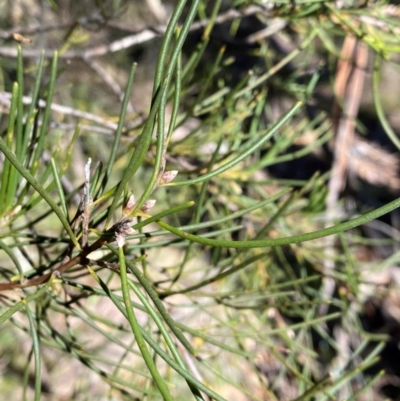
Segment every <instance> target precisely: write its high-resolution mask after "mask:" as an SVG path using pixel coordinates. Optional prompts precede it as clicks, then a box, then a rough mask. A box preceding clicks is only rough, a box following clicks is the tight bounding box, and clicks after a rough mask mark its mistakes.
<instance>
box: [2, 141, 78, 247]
mask: <svg viewBox="0 0 400 401" xmlns="http://www.w3.org/2000/svg"><path fill="white" fill-rule="evenodd" d="M0 150H1V151H2V152H3V153H4V155H5V156H6V158H7V159H8V160H9V161H10V163H11V164H12V165H13V166H14V167H15V168H16V169H17V170H18V171H19V172H20V173H21V175H22V176H23V177H24V178H25V179H26V180H27V181H28V182H29V183H30V184H31V185H32V186H33V187H34V188H35V189H36V191H37V192H38V193H39V194H40V195H41V197H42V198H43V199H44V200H45V201H46V202H47V203H48V205H49V206H50V207H51V209H53V211H54V213H55V214H56V215H57V217H58V218H59V219H60V221H61V223H62V225H63V226H64V228H65V230H66V231H67V233H68V235H69V237H70V238H71V241H72V242H73V243H74V245H75V246H76V247H77V248H78V249H80V245H79V243H78V241H77V239H76V237H75V234H74V233H73V232H72V229H71V226H70V225H69V223H68V220H67V219H66V217H65V215H64V212H63V211H62V209H61V208H60V207H59V206H58V205H57V203H56V202H55V201H54V199H53V197H52V196H51V195H50V194H49V193H48V192H47V191H46V190H45V189H44V188H43V187H42V186H41V185H40V184H39V182H38V181H37V180H36V178H35V177H33V175H31V173H30V172H29V171H28V170H27V169H26V168H25V167H24V166H23V165H22V164H21V163H20V161H19V160H18V159H17V158H16V156H15V155H14V153H13V152H12V151H11V150H10V149H9V148H8V146H7V144H6V143H5V142H4V140H3V138H0Z"/></svg>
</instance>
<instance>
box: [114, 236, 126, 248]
mask: <svg viewBox="0 0 400 401" xmlns="http://www.w3.org/2000/svg"><path fill="white" fill-rule="evenodd" d="M115 240H116V241H117V245H118V248H123V246H124V245H125V235H123V234H120V233H116V234H115Z"/></svg>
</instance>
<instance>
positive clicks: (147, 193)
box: [0, 0, 400, 401]
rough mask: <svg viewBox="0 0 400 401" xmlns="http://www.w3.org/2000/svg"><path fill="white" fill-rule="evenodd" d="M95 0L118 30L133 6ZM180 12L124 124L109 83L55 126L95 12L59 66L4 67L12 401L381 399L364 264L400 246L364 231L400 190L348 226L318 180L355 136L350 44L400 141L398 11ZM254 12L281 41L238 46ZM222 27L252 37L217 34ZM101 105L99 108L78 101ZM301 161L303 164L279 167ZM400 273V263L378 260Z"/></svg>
mask: <svg viewBox="0 0 400 401" xmlns="http://www.w3.org/2000/svg"><path fill="white" fill-rule="evenodd" d="M95 3H96V5H93V7H96V9H97V11H98V13H97V14H98V15H101V18H100V17H99V18H100V20H96V19H94V20H92V21H89V23H90V24H92V23H93V24H99V27H98V28H99V30H100V29H107V25H108V24H109V23H110V26H114V27H115V26H117V27H118V24H114V25H112V24H113V22H112V21H113V19H117V18H118V17H119V16H120V15H121V14H122V12H123V11H124V10H125V9H128V8H129V7H128V3H129V2H128V3H126V2H120V1H113V2H108V3H107V4H106V2H104V3H103V2H95ZM125 3H126V4H125ZM172 3H173V8H172V9H171V14H170V16H169V19H168V24H167V25H166V26H162V27H161V28H162V29H161V28H157V29H156V28H154V29H153V30H151V29H149V32H153V34H154V35H159V36H160V41H159V43H158V42H157V43H158V44H157V46H158V58H157V61H156V63H154V65H155V67H154V68H155V69H154V75H153V81H152V82H153V85H152V89H150V93H148V97H149V98H150V103H149V107H148V109H146V110H145V111H142V112H140V113H137V112H135V111H132V110H133V108H131V100H132V96H133V95H132V94H133V93H135V90H136V89H135V88H136V86H137V85H139V84H140V67H141V66H140V62H139V63H138V64H137V63H136V62H135V63H132V60H130V61H129V63H125V64H124V67H123V68H124V71H125V73H126V80H125V90H123V91H121V93H120V94H119V95H120V100H121V102H120V103H118V105H117V106H118V107H116V104H115V102H113V104H112V105H108V106H107V107H110V114H112V115H114V116H116V117H115V118H114V119H113V118H111V117H109V118H106V117H104V115H105V114H106V112H105V111H100V110H101V107H103V106H104V104H102V103H101V102H102V101H103V99H102V98H101V96H98V97H97V98H95V97H93V96H92V98H91V95H90V94H88V93H90V91H91V90H93V91H96V90H100V89H96V84H95V83H93V82H95V81H94V80H93V82H90V83H89V85H86V86H85V90H84V91H82V93H81V94H80V95H81V96H82V98H80V97H79V96H78V95H79V93H78V95H77V92H75V93H74V91H73V90H72V92H71V93H72V95H71V97H68V98H69V100H71V99H72V100H71V102H72V104H73V105H74V107H75V106H76V109H75V108H72V107H70V106H69V107H67V106H66V105H64V106H65V108H64V109H62V110H63V112H62V113H64V114H65V115H63V116H61V117H60V116H59V115H58V114H57V112H56V111H57V110H60V108H59V105H57V102H60V101H61V100H62V99H63V98H64V96H65V93H66V92H67V89H66V88H70V87H73V84H72V83H70V82H69V79H72V80H73V79H75V78H76V75H77V74H78V72H77V71H75V72H74V71H73V67H72V66H69V65H67V64H66V63H65V61H64V57H67V56H66V55H67V54H68V51H69V50H68V48H69V47H71V46H73V45H74V44H76V43H85V41H86V40H88V39H87V38H88V37H89V36H90V35H88V33H91V34H92V33H93V32H92V31H93V29H92V31H91V30H90V29H87V31H85V32H83V29H84V28H82V27H84V26H85V23H86V22H87V21H86V22H85V21H84V19H82V20H80V22H79V23H78V22H77V23H76V24H73V25H71V27H70V30H69V31H68V32H67V33H66V34H65V35H63V39H62V40H61V42H60V43H58V45H57V47H58V50H56V51H54V52H53V53H52V56H51V58H50V55H49V52H48V51H46V53H45V52H43V51H42V52H40V54H38V57H37V58H36V59H35V62H34V63H33V62H32V63H31V62H29V58H28V56H29V54H30V53H29V51H26V55H27V56H26V55H25V53H24V50H22V49H21V47H20V46H18V50H17V53H16V57H15V62H14V64H12V63H11V62H10V60H8V62H6V59H5V58H4V60H3V61H2V64H1V68H2V71H3V77H6V79H3V81H4V82H3V81H2V85H3V89H4V90H5V91H6V92H8V93H10V96H9V98H8V99H9V107H8V108H7V110H6V111H4V110H3V115H2V117H1V120H0V124H1V125H0V127H1V130H2V131H1V135H0V152H1V158H0V163H1V164H0V175H1V181H0V205H1V208H0V273H1V281H0V295H1V297H0V301H1V302H0V325H1V326H0V327H1V330H0V356H1V359H0V360H1V361H2V365H1V366H3V369H4V366H7V369H6V370H5V374H4V377H3V378H2V379H0V386H1V388H2V393H3V394H4V397H6V396H7V395H11V394H12V395H13V397H15V395H16V394H17V397H19V396H21V397H22V398H21V399H26V400H28V399H34V400H53V399H61V398H63V397H69V398H71V399H74V400H88V399H90V400H149V401H150V400H160V399H163V400H190V399H193V400H197V401H200V400H203V401H206V400H217V401H222V400H297V401H300V400H317V401H323V400H339V399H348V400H359V399H365V400H366V399H378V398H374V397H377V390H376V383H377V382H379V380H380V379H381V377H382V376H383V374H384V373H383V372H382V371H376V370H374V369H373V367H374V366H375V365H376V364H377V362H378V360H379V354H380V352H381V351H382V349H383V348H384V346H385V341H386V340H387V339H388V338H387V337H386V336H385V335H373V334H371V333H366V332H365V331H364V329H363V326H362V323H361V314H362V309H363V302H364V301H365V298H366V295H365V293H364V292H363V290H362V288H363V285H364V284H366V283H367V281H368V280H367V278H366V276H365V274H363V269H364V271H365V267H366V265H365V263H364V264H363V262H362V260H361V258H359V257H358V256H357V255H359V253H360V250H365V249H375V247H379V246H383V245H382V244H386V245H393V243H394V241H395V239H394V238H391V237H390V236H388V237H387V238H385V239H376V238H369V237H367V236H365V235H364V233H363V231H362V229H361V226H363V225H365V224H370V223H371V222H372V221H374V220H376V219H378V218H380V217H382V216H383V215H386V214H389V213H394V211H396V209H398V207H399V206H400V198H397V199H394V200H391V201H387V202H385V203H384V204H379V206H377V207H375V208H373V209H372V208H369V207H365V206H362V205H357V210H350V211H349V210H346V212H345V213H342V214H341V215H340V217H337V218H335V219H333V220H332V219H331V218H329V217H327V212H329V210H327V208H326V197H327V195H328V193H329V187H328V182H329V179H330V170H329V167H328V168H326V169H325V170H324V171H317V170H318V169H315V171H314V173H312V174H308V175H307V174H306V171H308V170H307V166H306V163H310V162H309V161H308V160H310V159H309V157H315V156H316V155H317V156H318V155H321V154H324V155H325V156H326V149H327V148H328V147H329V146H331V145H330V144H331V143H332V142H334V141H335V124H337V121H336V120H335V119H336V118H337V116H335V115H332V113H331V109H332V107H330V106H329V107H328V106H326V103H329V102H331V103H332V99H333V97H334V96H335V94H334V92H333V89H332V87H333V81H334V79H335V71H336V65H337V63H338V60H339V58H340V57H341V47H342V45H343V43H344V41H345V39H346V38H348V37H351V38H355V39H356V40H357V41H358V43H359V44H363V45H364V46H366V47H367V49H368V54H369V55H370V57H371V59H372V58H373V59H374V61H373V63H371V65H372V67H371V82H370V88H371V93H372V95H371V99H372V101H371V104H373V106H374V113H375V115H376V119H377V121H379V122H380V124H381V125H382V127H383V130H384V132H385V133H386V134H387V136H388V138H389V140H390V141H391V142H392V143H393V144H394V146H395V147H397V149H399V140H398V138H397V135H396V132H395V129H394V128H393V127H391V125H390V122H389V119H388V118H387V116H386V115H385V107H386V106H387V104H385V102H384V97H383V96H382V94H381V93H380V90H379V88H380V84H381V81H382V74H381V69H382V68H383V67H382V66H383V65H395V64H396V60H397V61H398V53H399V52H400V40H399V26H398V25H399V24H398V21H397V20H396V17H395V13H393V12H392V11H390V10H392V8H390V7H389V6H388V5H387V4H386V2H380V1H372V2H362V1H360V2H358V1H344V2H327V1H313V0H304V1H300V0H299V1H297V0H294V1H284V0H282V1H278V0H276V1H274V2H269V3H268V2H259V1H256V0H249V1H232V2H223V1H215V2H209V1H206V0H193V1H191V0H177V1H175V2H172ZM226 3H228V4H226ZM266 3H268V6H267V5H266ZM339 3H340V4H339ZM342 3H343V4H342ZM71 4H72V3H71ZM51 7H54V9H57V7H59V6H58V5H57V4H55V3H54V4H53V3H52V4H51ZM171 7H172V5H171ZM393 7H395V6H394V5H393ZM396 7H397V6H396ZM52 12H54V10H53V11H52ZM97 14H96V15H97ZM249 18H250V20H249ZM77 21H78V20H77ZM249 21H250V24H251V23H253V24H254V23H255V21H256V22H257V23H258V24H260V25H262V26H263V27H265V29H266V30H263V31H262V32H261V37H258V38H257V37H256V38H254V37H253V35H250V34H248V35H247V36H246V37H245V38H244V39H243V38H241V37H240V34H239V33H240V32H241V29H242V28H243V27H245V29H247V28H248V24H249ZM80 24H82V26H80ZM90 24H89V25H90ZM49 29H50V28H49ZM218 29H224V32H227V33H229V35H228V36H229V38H230V40H231V41H232V43H233V44H234V46H233V47H230V46H229V44H226V43H225V44H222V45H221V43H220V42H219V41H218V40H215V37H218V32H221V31H218ZM28 32H29V30H28ZM160 32H161V33H160ZM93 34H94V33H93ZM4 35H6V33H5V34H4ZM222 36H223V35H222ZM4 37H6V36H4ZM271 37H272V38H273V39H270V38H271ZM235 46H236V47H235ZM14 47H16V46H14ZM2 49H3V48H2V47H1V46H0V54H4V53H2ZM110 49H112V47H111V46H110ZM232 49H233V50H232ZM110 51H111V50H110ZM113 51H114V50H113ZM121 52H122V53H123V52H124V50H122V51H121ZM29 57H30V56H29ZM89 59H90V57H89V56H87V57H86V61H88V62H89V61H90V60H89ZM82 60H83V61H85V57H84V56H82ZM115 60H116V61H115V62H116V63H117V62H118V63H119V62H121V63H123V61H125V60H126V57H125V56H120V55H117V56H116V57H115ZM248 60H256V61H254V62H253V63H252V65H251V69H249V68H239V67H240V63H241V62H242V63H244V64H246V62H248ZM11 64H12V68H14V72H15V73H14V74H9V75H7V74H8V72H9V71H10V68H9V66H10V65H11ZM7 66H8V67H7ZM246 66H247V64H246ZM96 68H98V67H96ZM71 70H72V73H71ZM74 74H75V76H74ZM7 77H8V78H7ZM108 82H109V80H108ZM68 90H69V89H68ZM327 91H329V94H330V95H329V96H330V98H329V99H328V100H327V99H326V98H325V99H324V93H326V92H327ZM95 93H96V92H95ZM74 96H77V97H76V98H74ZM26 97H28V99H29V100H27V98H26ZM86 98H88V99H89V100H87V99H86ZM341 100H342V99H338V100H337V102H338V103H340V102H341ZM85 102H87V104H86V107H87V109H90V110H91V111H92V113H91V114H90V113H86V114H85V113H82V112H80V111H79V110H77V109H79V108H80V107H79V105H81V106H82V104H85ZM324 102H325V103H324ZM66 103H68V102H66ZM57 107H58V109H57ZM81 108H82V107H81ZM71 110H73V112H71ZM107 112H108V111H107ZM68 113H70V114H68ZM71 116H72V117H71ZM76 116H78V117H79V121H77V119H76ZM68 124H69V125H68ZM90 124H91V125H90ZM357 124H358V125H357V127H359V130H360V131H362V124H361V122H357ZM88 126H89V128H88ZM110 127H112V128H111V130H112V132H111V134H112V136H111V137H110V136H107V134H106V133H105V132H108V131H107V129H108V130H110ZM102 130H103V131H102ZM94 135H96V136H95V137H94ZM93 138H95V140H94V139H93ZM310 138H311V139H310ZM324 152H325V153H324ZM349 154H350V153H349ZM326 158H328V157H327V156H326ZM325 161H326V160H325ZM293 162H296V164H291V163H293ZM285 163H289V164H287V165H288V166H294V165H295V166H297V167H296V168H295V169H293V167H289V168H292V170H293V171H290V176H289V177H287V178H283V177H282V176H279V174H276V176H274V175H273V172H274V171H279V168H280V167H282V166H285V165H286V164H285ZM326 164H328V163H326ZM274 167H275V168H277V169H278V170H274ZM176 175H177V177H176ZM282 175H285V174H282ZM155 201H156V204H155ZM341 205H342V202H341V201H340V202H339V205H338V206H341ZM328 216H329V214H328ZM326 237H329V239H330V240H331V242H329V241H327V239H326ZM379 241H380V242H379ZM384 241H386V242H384ZM115 242H116V243H117V247H116V246H115ZM327 261H329V262H331V263H333V265H334V267H333V268H328V267H327V266H326V263H327ZM397 261H398V252H396V253H394V254H393V255H391V257H390V258H388V259H387V260H383V259H381V260H379V261H377V262H376V263H375V264H374V265H373V266H372V267H371V265H368V266H367V269H370V270H368V272H369V271H372V270H375V271H376V270H379V269H382V270H383V269H384V268H385V266H387V265H390V264H393V263H397ZM329 281H331V282H333V283H334V290H333V291H332V292H330V293H329V292H327V290H326V286H325V284H326V282H329ZM338 333H340V334H341V337H340V336H339V335H338ZM340 338H342V339H343V338H345V339H346V341H345V343H346V348H345V349H344V348H343V344H342V343H341V342H340V341H339V339H340ZM10 372H11V373H10ZM377 372H378V373H377ZM15 377H17V380H16V379H15Z"/></svg>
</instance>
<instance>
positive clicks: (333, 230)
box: [157, 198, 400, 248]
mask: <svg viewBox="0 0 400 401" xmlns="http://www.w3.org/2000/svg"><path fill="white" fill-rule="evenodd" d="M398 207H400V198H398V199H396V200H394V201H393V202H390V203H388V204H386V205H385V206H382V207H380V208H378V209H375V210H373V211H372V212H369V213H366V214H365V215H363V216H360V217H357V218H355V219H352V220H349V221H346V222H345V223H341V224H337V225H335V226H332V227H329V228H325V229H323V230H317V231H313V232H310V233H305V234H300V235H293V236H290V237H284V238H274V239H266V240H250V241H227V240H214V239H208V238H203V237H199V236H197V235H193V234H189V233H186V232H184V231H181V230H179V229H177V228H174V227H172V226H170V225H169V224H167V223H164V222H162V221H158V222H157V223H158V224H159V225H160V226H161V227H162V228H165V229H166V230H168V231H169V232H171V233H172V234H175V235H177V236H178V237H181V238H184V239H187V240H189V241H193V242H197V243H199V244H203V245H210V246H220V247H226V248H264V247H269V246H280V245H289V244H296V243H298V242H305V241H311V240H314V239H318V238H322V237H327V236H328V235H334V234H338V233H340V232H343V231H347V230H350V229H352V228H355V227H358V226H361V225H362V224H365V223H368V222H370V221H372V220H375V219H377V218H378V217H381V216H383V215H385V214H387V213H389V212H391V211H392V210H395V209H397V208H398Z"/></svg>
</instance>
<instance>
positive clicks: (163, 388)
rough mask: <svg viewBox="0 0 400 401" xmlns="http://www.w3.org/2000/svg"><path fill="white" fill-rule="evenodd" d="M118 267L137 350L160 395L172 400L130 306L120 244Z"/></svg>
mask: <svg viewBox="0 0 400 401" xmlns="http://www.w3.org/2000/svg"><path fill="white" fill-rule="evenodd" d="M119 267H120V274H121V287H122V296H123V299H124V303H125V308H126V313H127V316H128V321H129V323H130V325H131V329H132V332H133V335H134V336H135V339H136V342H137V345H138V347H139V350H140V352H141V354H142V356H143V359H144V361H145V363H146V365H147V367H148V369H149V371H150V374H151V376H152V377H153V379H154V381H155V383H156V385H157V387H158V389H159V390H160V393H161V395H162V397H163V398H164V400H165V401H173V398H172V396H171V393H170V392H169V390H168V387H167V385H166V384H165V382H164V380H163V378H162V377H161V375H160V373H159V372H158V370H157V367H156V365H155V364H154V361H153V359H152V357H151V355H150V352H149V350H148V349H147V345H146V343H145V341H144V338H143V335H142V331H141V329H140V325H139V322H138V321H137V319H136V315H135V312H134V310H133V307H132V302H131V297H130V295H129V284H128V277H127V274H126V264H125V255H124V250H123V247H122V246H120V247H119Z"/></svg>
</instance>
